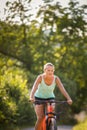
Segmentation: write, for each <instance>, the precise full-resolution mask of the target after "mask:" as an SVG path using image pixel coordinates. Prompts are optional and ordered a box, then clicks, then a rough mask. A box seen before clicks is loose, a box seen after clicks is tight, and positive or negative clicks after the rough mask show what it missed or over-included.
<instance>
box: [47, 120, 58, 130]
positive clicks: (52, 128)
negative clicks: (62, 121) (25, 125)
mask: <svg viewBox="0 0 87 130" xmlns="http://www.w3.org/2000/svg"><path fill="white" fill-rule="evenodd" d="M47 130H57V123H56V119H51V120H50V121H49V125H48V129H47Z"/></svg>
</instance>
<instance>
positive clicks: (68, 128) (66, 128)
mask: <svg viewBox="0 0 87 130" xmlns="http://www.w3.org/2000/svg"><path fill="white" fill-rule="evenodd" d="M21 130H34V128H23V129H21ZM58 130H72V126H59V127H58Z"/></svg>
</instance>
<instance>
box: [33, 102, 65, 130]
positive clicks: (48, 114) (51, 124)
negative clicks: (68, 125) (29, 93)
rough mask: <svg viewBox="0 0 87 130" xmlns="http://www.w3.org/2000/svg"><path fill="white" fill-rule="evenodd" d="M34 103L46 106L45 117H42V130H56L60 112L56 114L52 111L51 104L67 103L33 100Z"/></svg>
mask: <svg viewBox="0 0 87 130" xmlns="http://www.w3.org/2000/svg"><path fill="white" fill-rule="evenodd" d="M35 103H38V104H44V105H46V107H45V117H44V120H43V124H42V128H43V130H58V128H57V116H58V115H60V114H61V112H59V113H56V112H55V111H54V108H53V107H54V105H53V104H64V103H67V101H56V100H35Z"/></svg>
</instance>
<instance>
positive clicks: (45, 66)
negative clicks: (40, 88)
mask: <svg viewBox="0 0 87 130" xmlns="http://www.w3.org/2000/svg"><path fill="white" fill-rule="evenodd" d="M47 66H52V67H53V68H54V65H53V64H52V63H50V62H48V63H46V64H45V65H44V70H45V69H46V68H47Z"/></svg>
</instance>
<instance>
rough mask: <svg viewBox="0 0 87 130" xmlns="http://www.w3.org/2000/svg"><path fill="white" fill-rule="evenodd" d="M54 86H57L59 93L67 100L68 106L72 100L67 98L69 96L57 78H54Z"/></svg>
mask: <svg viewBox="0 0 87 130" xmlns="http://www.w3.org/2000/svg"><path fill="white" fill-rule="evenodd" d="M56 84H57V86H58V88H59V89H60V91H61V93H62V94H63V95H64V97H65V98H66V99H67V102H68V103H69V104H72V99H71V97H70V96H69V94H68V93H67V91H66V90H65V88H64V86H63V84H62V82H61V81H60V79H59V78H58V77H56Z"/></svg>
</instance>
